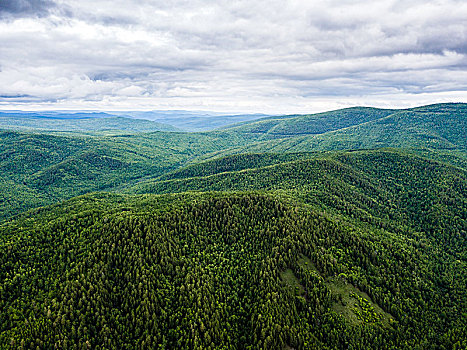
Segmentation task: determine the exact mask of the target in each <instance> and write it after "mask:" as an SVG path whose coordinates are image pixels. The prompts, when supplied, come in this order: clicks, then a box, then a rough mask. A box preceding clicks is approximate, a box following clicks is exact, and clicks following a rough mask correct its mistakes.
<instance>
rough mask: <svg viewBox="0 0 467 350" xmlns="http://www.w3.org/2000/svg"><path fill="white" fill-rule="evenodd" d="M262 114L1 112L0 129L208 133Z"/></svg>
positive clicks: (262, 115) (179, 111) (260, 116)
mask: <svg viewBox="0 0 467 350" xmlns="http://www.w3.org/2000/svg"><path fill="white" fill-rule="evenodd" d="M262 117H266V115H265V114H238V115H237V114H234V115H226V114H221V113H215V112H193V111H183V110H178V111H143V112H142V111H106V112H95V111H34V112H31V111H0V128H8V129H10V128H11V129H16V130H30V131H33V130H50V131H62V132H87V133H89V132H116V131H122V132H151V131H189V132H194V131H209V130H213V129H217V128H220V127H224V126H227V125H231V124H234V123H239V122H244V121H252V120H255V119H259V118H262Z"/></svg>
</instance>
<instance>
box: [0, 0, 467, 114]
mask: <svg viewBox="0 0 467 350" xmlns="http://www.w3.org/2000/svg"><path fill="white" fill-rule="evenodd" d="M466 19H467V1H465V0H438V1H433V0H421V1H418V0H403V1H395V0H378V1H374V0H372V1H366V0H354V1H350V0H322V1H317V0H311V1H310V0H301V1H279V0H268V1H254V0H238V1H235V0H215V1H214V0H212V1H207V0H205V1H203V0H189V1H188V0H164V1H159V0H157V1H144V0H79V1H76V0H74V1H73V0H0V43H1V44H0V109H12V108H20V109H108V110H112V109H114V110H115V109H132V110H137V109H194V110H211V111H229V112H267V113H298V112H315V111H321V110H328V109H333V108H338V107H346V106H351V105H372V106H381V107H386V106H387V107H389V106H391V107H406V106H415V105H421V104H426V103H433V102H442V101H452V102H467V20H466Z"/></svg>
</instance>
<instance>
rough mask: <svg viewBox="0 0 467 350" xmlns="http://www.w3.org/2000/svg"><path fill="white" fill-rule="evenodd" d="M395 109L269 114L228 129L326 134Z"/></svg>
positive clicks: (273, 134) (257, 132) (352, 109)
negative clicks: (271, 115)
mask: <svg viewBox="0 0 467 350" xmlns="http://www.w3.org/2000/svg"><path fill="white" fill-rule="evenodd" d="M394 112H395V111H394V110H390V109H379V108H371V107H352V108H346V109H339V110H336V111H330V112H324V113H317V114H308V115H290V116H281V117H267V118H262V119H260V120H256V121H253V122H247V123H243V124H241V125H238V126H232V127H228V129H230V130H235V131H237V132H242V133H244V132H246V133H256V134H267V135H268V136H275V137H287V136H297V135H308V134H323V133H325V132H329V131H333V130H338V129H342V128H347V127H349V126H354V125H359V124H362V123H366V122H368V121H372V120H376V119H380V118H383V117H386V116H388V115H390V114H392V113H394Z"/></svg>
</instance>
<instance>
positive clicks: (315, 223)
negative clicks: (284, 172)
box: [0, 192, 467, 349]
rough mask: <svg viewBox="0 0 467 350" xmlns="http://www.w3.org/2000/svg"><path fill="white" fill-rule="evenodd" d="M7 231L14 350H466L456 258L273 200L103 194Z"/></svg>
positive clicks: (7, 305) (448, 245) (0, 253)
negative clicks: (364, 349) (129, 349)
mask: <svg viewBox="0 0 467 350" xmlns="http://www.w3.org/2000/svg"><path fill="white" fill-rule="evenodd" d="M355 214H357V213H355ZM355 220H360V218H358V214H357V217H356V218H355ZM394 224H397V219H394ZM437 229H440V228H437ZM0 230H1V231H0V233H1V234H0V248H1V249H0V266H2V268H1V269H0V277H1V278H0V281H1V284H0V310H7V312H5V311H4V312H1V313H0V327H1V328H0V344H3V345H4V346H9V347H11V348H18V347H19V348H35V347H39V348H53V347H59V348H77V347H79V348H81V347H84V348H86V347H91V348H114V349H122V348H149V349H150V348H157V347H160V346H162V347H163V348H192V349H218V348H225V349H229V348H231V349H247V348H251V349H265V348H266V349H284V348H295V349H335V348H342V349H344V348H360V349H363V348H373V349H374V348H378V349H394V348H398V349H440V348H445V349H454V348H456V349H462V348H465V346H466V345H467V344H466V339H467V337H466V335H467V334H466V332H465V330H466V328H465V327H466V325H467V315H466V314H465V310H466V307H467V303H466V301H467V300H466V293H465V288H464V287H465V283H466V282H467V279H466V275H465V268H466V267H467V266H466V261H465V256H464V257H463V256H462V254H460V253H459V252H457V251H456V249H455V247H454V246H452V242H450V241H449V240H448V241H443V242H438V241H437V240H434V239H426V238H425V237H424V236H423V235H418V236H417V235H414V236H413V237H412V238H410V239H409V238H407V237H404V236H403V235H401V234H400V233H399V232H397V231H393V230H391V229H387V228H384V227H383V228H381V227H380V226H379V225H377V224H374V223H369V224H368V225H367V226H366V227H364V228H362V227H360V226H359V225H356V224H353V223H352V222H347V221H342V219H341V218H340V217H339V216H334V215H330V214H320V213H318V212H316V211H314V210H313V209H311V208H310V207H309V206H306V205H302V204H300V203H299V202H296V201H291V200H287V199H285V198H280V197H278V196H276V195H273V194H257V193H245V192H243V193H225V194H222V193H217V194H216V193H212V192H211V193H205V194H180V195H165V196H153V195H142V196H138V197H122V196H116V195H104V194H94V195H87V196H84V197H77V198H75V199H73V200H71V201H69V202H65V203H63V204H61V205H55V206H52V207H49V208H45V209H41V210H38V211H35V212H30V213H28V215H26V216H24V217H23V218H19V219H17V220H15V221H11V222H9V223H8V224H3V225H2V226H0ZM459 234H461V235H462V234H465V231H464V232H463V231H457V232H455V233H451V235H452V236H453V237H456V235H459ZM458 238H461V237H458ZM463 239H464V241H465V236H464V237H463Z"/></svg>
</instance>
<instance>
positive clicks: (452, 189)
mask: <svg viewBox="0 0 467 350" xmlns="http://www.w3.org/2000/svg"><path fill="white" fill-rule="evenodd" d="M165 178H167V179H168V180H160V181H148V182H144V183H140V184H138V185H137V186H135V187H133V188H131V189H130V190H129V191H130V192H135V193H173V192H185V191H203V192H204V191H211V190H214V191H232V190H233V191H249V190H265V191H274V192H275V193H277V194H279V195H281V196H288V197H292V198H294V199H298V200H300V201H303V202H305V203H308V204H311V205H313V206H314V207H315V208H316V209H319V210H326V211H327V212H332V213H336V214H337V213H338V214H340V215H342V216H343V217H351V218H352V217H358V218H359V220H360V221H365V222H370V223H372V224H375V225H379V226H387V227H390V226H391V225H392V226H391V227H392V229H394V230H400V229H401V228H402V227H403V231H405V232H409V231H410V230H411V229H414V230H416V231H424V234H425V235H427V236H430V237H433V238H435V239H437V240H439V241H440V242H441V241H444V240H449V241H451V242H452V246H455V247H457V248H456V249H457V251H458V252H464V257H467V256H466V255H465V243H466V242H465V236H463V237H458V238H460V240H457V238H456V237H457V236H456V234H454V233H456V232H457V233H459V232H464V234H465V228H466V227H467V171H466V170H463V169H458V168H454V167H451V166H448V165H444V164H441V163H438V162H435V161H431V160H428V159H425V158H422V157H419V156H416V155H413V154H407V153H404V152H401V151H396V150H378V151H358V152H326V153H297V154H287V155H272V154H246V155H236V156H231V157H226V158H222V159H218V160H213V161H208V162H204V163H199V164H196V165H193V166H189V167H186V168H184V169H181V170H177V171H175V172H172V173H169V174H168V175H166V176H165ZM394 223H396V226H394ZM454 241H456V242H454Z"/></svg>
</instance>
